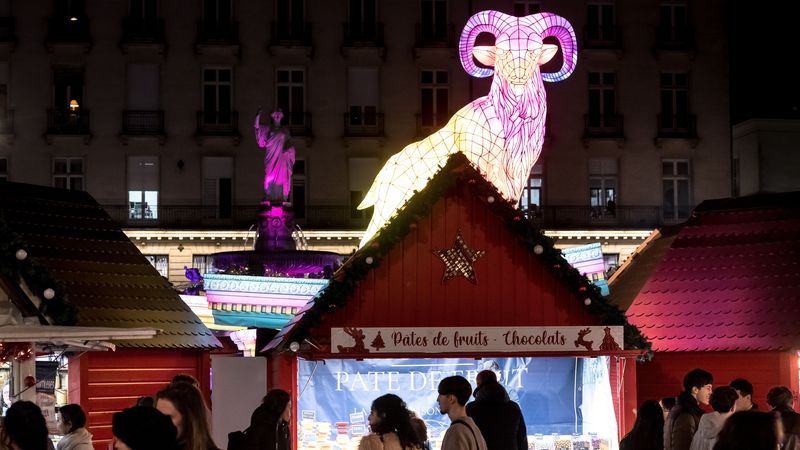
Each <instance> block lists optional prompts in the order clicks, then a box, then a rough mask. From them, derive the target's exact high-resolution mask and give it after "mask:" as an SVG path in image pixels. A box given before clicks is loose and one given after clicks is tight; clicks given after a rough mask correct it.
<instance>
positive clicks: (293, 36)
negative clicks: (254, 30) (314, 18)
mask: <svg viewBox="0 0 800 450" xmlns="http://www.w3.org/2000/svg"><path fill="white" fill-rule="evenodd" d="M269 29H270V38H269V44H270V45H274V46H283V47H311V23H309V22H300V23H291V22H270V27H269Z"/></svg>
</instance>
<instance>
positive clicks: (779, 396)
mask: <svg viewBox="0 0 800 450" xmlns="http://www.w3.org/2000/svg"><path fill="white" fill-rule="evenodd" d="M475 382H476V384H477V387H476V388H475V390H473V389H472V385H471V384H470V382H469V381H468V380H467V379H466V378H464V377H461V376H451V377H447V378H444V379H442V380H441V382H439V385H438V397H437V403H438V406H439V412H440V413H441V414H444V415H447V416H448V418H449V419H450V426H449V427H448V428H447V430H446V431H445V434H444V437H443V439H442V447H441V448H442V450H524V449H527V448H528V439H527V432H526V427H525V419H524V418H523V416H522V412H521V409H520V407H519V405H518V404H517V403H516V402H514V401H512V400H510V399H509V396H508V393H507V392H506V390H505V388H503V386H502V385H501V384H500V383H499V382H498V380H497V376H496V374H495V372H493V371H491V370H484V371H482V372H479V373H478V375H477V377H476V380H475ZM470 397H474V400H473V401H472V402H469V399H470ZM793 401H794V395H793V394H792V392H791V390H789V389H788V388H786V387H784V386H777V387H774V388H772V389H770V390H769V392H768V393H767V403H768V404H769V406H770V408H771V409H770V410H769V411H763V412H762V411H761V410H760V409H759V406H758V405H757V404H756V403H754V402H753V385H752V384H751V383H750V382H749V381H747V380H745V379H742V378H738V379H735V380H733V381H731V383H730V384H729V385H727V386H718V387H716V388H713V377H712V375H711V374H710V373H709V372H707V371H705V370H702V369H694V370H692V371H690V372H688V373H687V374H686V376H685V377H684V379H683V391H682V392H681V393H680V394H679V395H678V396H676V397H667V398H663V399H661V400H660V401H656V400H645V401H643V402H642V403H641V405H640V406H639V408H638V410H637V415H636V422H635V424H634V426H633V429H632V430H631V431H630V432H629V433H628V434H627V435H626V436H625V437H624V438H623V439H622V440H621V441H620V450H780V449H784V450H800V414H798V413H797V412H795V411H794V410H793V409H792V404H793ZM708 406H710V407H711V409H712V410H713V411H710V412H707V411H706V410H704V408H707V407H708ZM291 411H292V402H291V396H290V394H289V393H288V392H286V391H284V390H281V389H272V390H270V391H269V392H267V395H266V396H265V397H264V398H263V400H262V402H261V405H259V406H258V407H257V408H256V409H255V411H253V414H252V416H251V420H250V426H249V427H248V428H247V429H246V430H245V431H244V432H243V433H241V438H242V439H241V440H238V441H237V442H236V443H235V444H234V443H233V441H229V443H228V450H257V449H270V450H272V449H275V450H289V449H290V448H291V442H292V439H291V434H290V423H291V419H292V412H291ZM209 419H210V415H209V409H208V407H207V405H206V403H205V400H204V399H203V396H202V394H201V392H200V389H199V387H198V385H197V381H196V380H195V379H194V378H193V377H190V376H187V375H178V376H176V377H175V378H174V379H173V380H172V381H171V382H170V383H169V385H167V386H166V387H165V388H164V389H162V390H160V391H159V392H158V393H157V394H156V395H155V396H153V397H142V398H140V399H139V400H138V401H137V404H136V405H135V406H133V407H131V408H127V409H125V410H123V411H121V412H118V413H116V414H114V415H113V419H112V433H113V436H114V441H113V448H114V449H115V450H219V448H218V447H217V445H216V444H215V443H214V441H213V439H212V437H211V432H210V429H211V425H210V420H209ZM368 422H369V426H370V433H369V434H368V435H367V436H365V437H364V438H362V439H361V441H360V444H359V447H358V449H359V450H430V442H429V440H428V433H427V429H426V426H425V422H424V421H423V420H422V419H420V418H419V417H417V416H416V415H415V414H414V412H413V411H411V410H409V409H408V407H407V406H406V404H405V402H404V401H403V399H401V398H400V397H398V396H397V395H394V394H386V395H382V396H380V397H378V398H376V399H375V400H374V401H373V402H372V405H371V409H370V414H369V418H368ZM58 429H59V432H60V433H61V434H62V436H63V437H62V438H61V440H60V441H59V442H58V445H57V448H54V447H53V444H52V441H51V440H50V439H49V437H48V430H47V425H46V423H45V419H44V417H43V415H42V412H41V410H40V409H39V407H38V406H37V405H36V404H35V403H32V402H28V401H18V402H15V403H14V404H12V405H11V407H10V408H9V409H8V412H7V415H6V418H5V422H4V426H3V428H2V433H0V448H3V449H10V450H51V449H52V450H92V449H93V447H92V435H91V433H89V432H88V431H87V429H86V413H85V412H84V410H83V409H82V408H81V407H80V405H77V404H70V405H65V406H62V407H61V408H60V409H59V417H58ZM232 434H235V433H232Z"/></svg>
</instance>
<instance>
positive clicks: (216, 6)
mask: <svg viewBox="0 0 800 450" xmlns="http://www.w3.org/2000/svg"><path fill="white" fill-rule="evenodd" d="M231 3H232V2H231V0H203V20H204V21H205V24H206V26H207V27H210V28H214V29H218V30H219V29H220V28H224V27H228V29H230V24H231V19H232V18H233V7H232V5H231Z"/></svg>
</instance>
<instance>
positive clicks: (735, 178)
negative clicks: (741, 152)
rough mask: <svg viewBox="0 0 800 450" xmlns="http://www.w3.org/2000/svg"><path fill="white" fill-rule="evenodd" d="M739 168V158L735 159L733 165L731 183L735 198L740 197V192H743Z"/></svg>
mask: <svg viewBox="0 0 800 450" xmlns="http://www.w3.org/2000/svg"><path fill="white" fill-rule="evenodd" d="M740 170H741V169H740V167H739V157H738V156H737V157H734V158H733V164H732V166H731V171H732V173H731V181H732V184H733V196H734V197H738V196H739V192H741V172H740Z"/></svg>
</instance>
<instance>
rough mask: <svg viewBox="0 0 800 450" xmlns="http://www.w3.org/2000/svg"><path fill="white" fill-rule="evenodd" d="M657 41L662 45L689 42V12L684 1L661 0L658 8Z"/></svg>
mask: <svg viewBox="0 0 800 450" xmlns="http://www.w3.org/2000/svg"><path fill="white" fill-rule="evenodd" d="M658 12H659V14H658V27H659V29H658V33H659V36H658V37H659V40H661V42H664V43H687V42H688V41H689V12H688V8H687V6H686V1H685V0H662V1H661V4H660V5H659V8H658Z"/></svg>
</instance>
